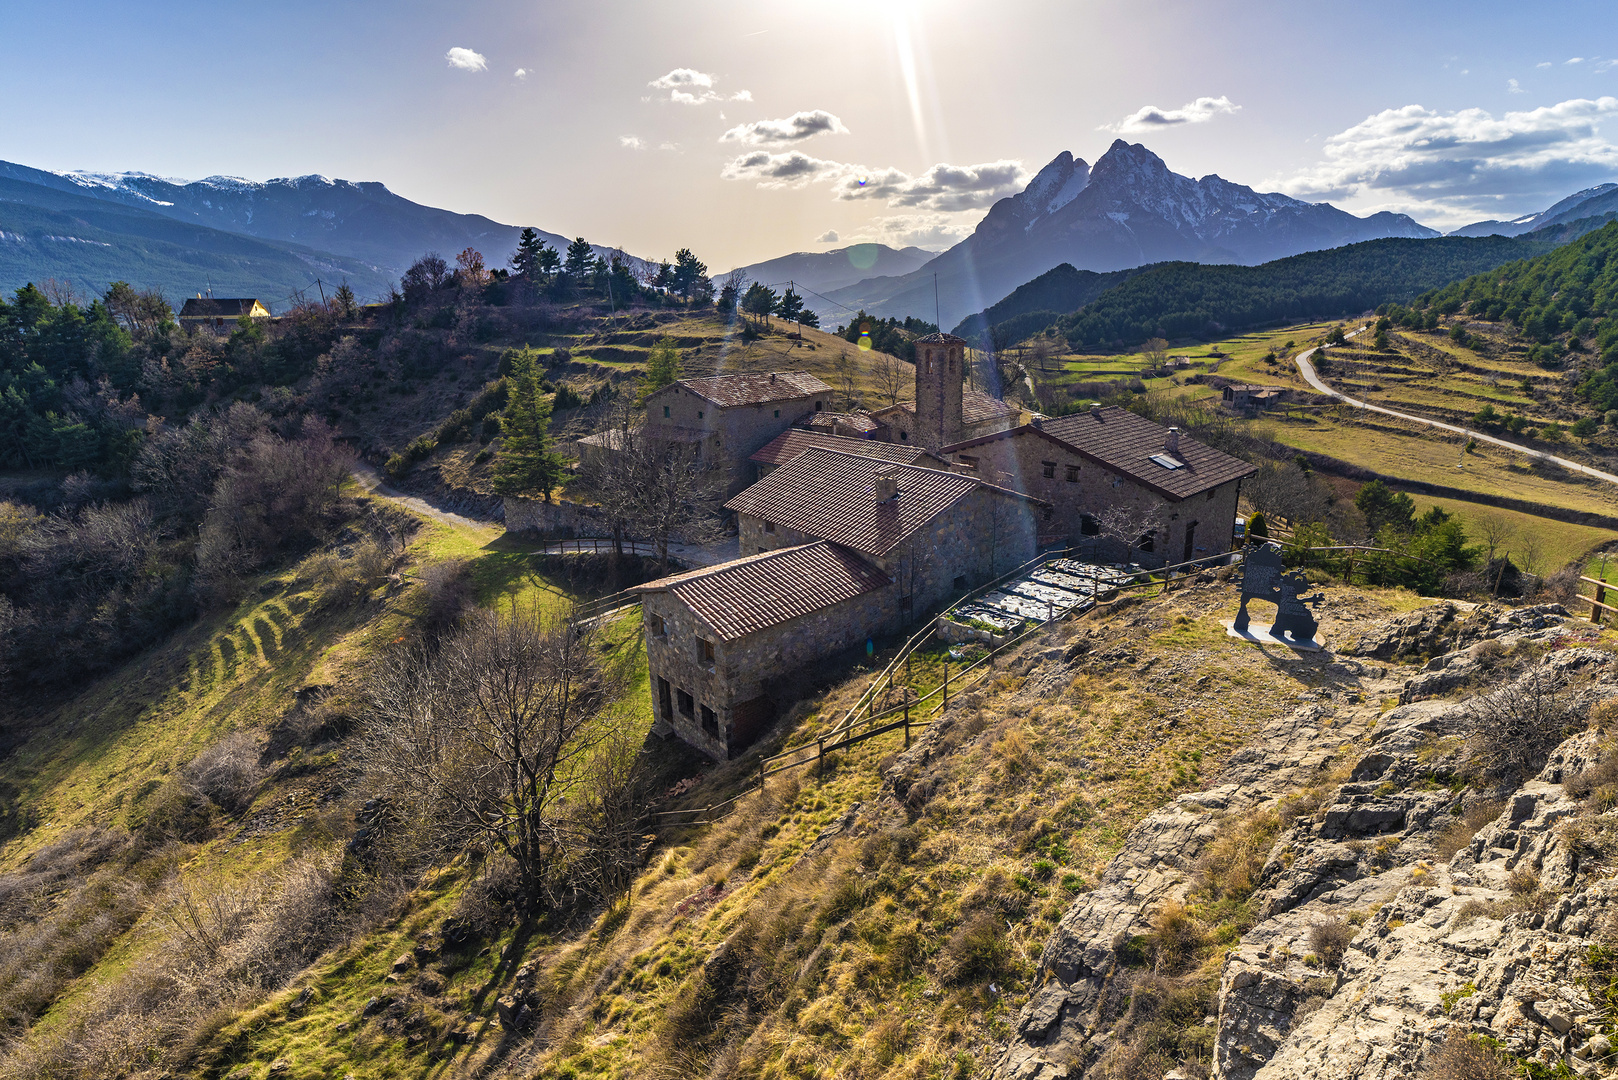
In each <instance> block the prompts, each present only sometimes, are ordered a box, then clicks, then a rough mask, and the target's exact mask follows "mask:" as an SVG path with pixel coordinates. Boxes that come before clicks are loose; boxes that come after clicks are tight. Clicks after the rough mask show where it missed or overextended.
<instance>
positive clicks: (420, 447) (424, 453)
mask: <svg viewBox="0 0 1618 1080" xmlns="http://www.w3.org/2000/svg"><path fill="white" fill-rule="evenodd" d="M437 449H438V441H437V440H436V439H434V438H433V436H431V435H418V436H416V437H415V438H414V439H412V440H410V444H409V445H408V446H406V447H405V448H404V449H403V450H401V451H400V452H399V453H397V454H394V455H393V456H392V457H390V458H388V462H387V464H386V465H384V466H382V471H383V472H385V473H387V474H388V479H390V480H403V479H404V478H405V475H406V474H407V473H409V472H410V470H411V469H413V468H415V467H416V466H417V465H418V464H419V463H421V462H423V461H426V460H427V459H428V458H429V457H431V456H432V453H433V451H434V450H437Z"/></svg>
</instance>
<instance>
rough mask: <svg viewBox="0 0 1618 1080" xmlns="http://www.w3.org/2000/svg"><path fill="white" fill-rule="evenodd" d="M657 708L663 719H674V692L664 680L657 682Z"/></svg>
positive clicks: (660, 679)
mask: <svg viewBox="0 0 1618 1080" xmlns="http://www.w3.org/2000/svg"><path fill="white" fill-rule="evenodd" d="M657 707H658V709H659V710H660V715H661V716H662V717H663V719H665V720H673V719H674V691H673V689H672V688H671V687H670V686H669V681H668V680H667V679H664V678H659V679H658V680H657Z"/></svg>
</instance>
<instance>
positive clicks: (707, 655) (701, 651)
mask: <svg viewBox="0 0 1618 1080" xmlns="http://www.w3.org/2000/svg"><path fill="white" fill-rule="evenodd" d="M697 659H698V660H701V661H702V662H703V663H704V664H708V665H712V664H713V642H711V641H707V640H705V639H703V638H698V639H697Z"/></svg>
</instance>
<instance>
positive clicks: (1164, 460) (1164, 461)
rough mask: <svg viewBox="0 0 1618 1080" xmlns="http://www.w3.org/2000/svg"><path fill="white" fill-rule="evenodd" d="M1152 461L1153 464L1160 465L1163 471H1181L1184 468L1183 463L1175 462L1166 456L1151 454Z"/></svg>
mask: <svg viewBox="0 0 1618 1080" xmlns="http://www.w3.org/2000/svg"><path fill="white" fill-rule="evenodd" d="M1152 461H1153V463H1154V464H1157V465H1161V466H1163V468H1165V469H1183V468H1185V462H1183V461H1176V460H1174V459H1173V458H1171V457H1169V456H1168V455H1167V454H1153V455H1152Z"/></svg>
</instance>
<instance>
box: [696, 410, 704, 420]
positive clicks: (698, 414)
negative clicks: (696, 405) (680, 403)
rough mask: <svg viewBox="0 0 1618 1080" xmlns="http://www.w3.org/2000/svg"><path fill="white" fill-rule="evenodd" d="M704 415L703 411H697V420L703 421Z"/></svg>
mask: <svg viewBox="0 0 1618 1080" xmlns="http://www.w3.org/2000/svg"><path fill="white" fill-rule="evenodd" d="M703 415H704V414H703V411H702V410H701V409H698V410H697V419H698V420H701V419H702V418H703Z"/></svg>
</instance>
